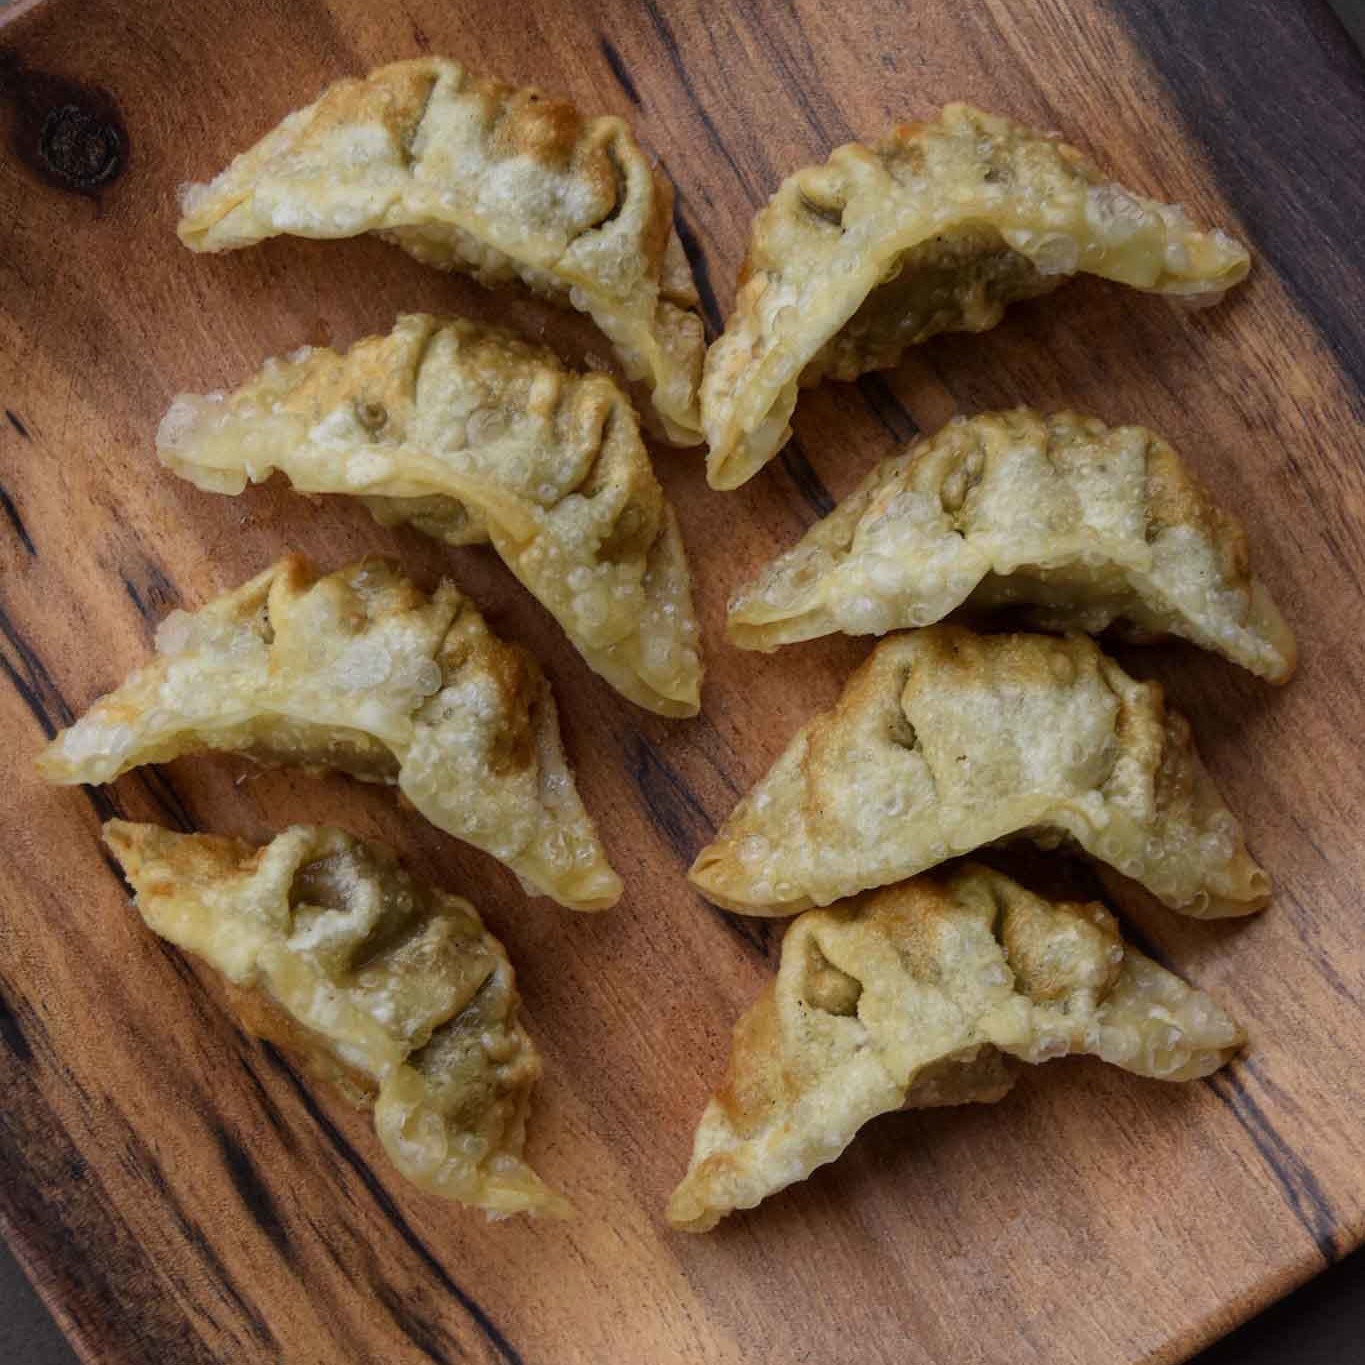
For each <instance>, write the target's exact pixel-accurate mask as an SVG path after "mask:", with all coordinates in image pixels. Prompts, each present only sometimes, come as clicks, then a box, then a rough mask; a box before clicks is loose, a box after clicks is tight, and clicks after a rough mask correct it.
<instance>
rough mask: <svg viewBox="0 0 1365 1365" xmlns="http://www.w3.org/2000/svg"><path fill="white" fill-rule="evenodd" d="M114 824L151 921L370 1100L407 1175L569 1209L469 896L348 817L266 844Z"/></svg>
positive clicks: (496, 951)
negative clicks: (532, 1134) (414, 872)
mask: <svg viewBox="0 0 1365 1365" xmlns="http://www.w3.org/2000/svg"><path fill="white" fill-rule="evenodd" d="M104 837H105V841H106V842H107V843H108V845H109V847H110V848H111V849H112V850H113V852H114V854H115V856H116V857H117V858H118V860H119V862H120V863H121V864H122V865H123V870H124V872H125V873H126V874H127V877H128V881H129V882H130V884H131V885H132V888H133V891H134V893H135V894H136V896H137V908H138V910H139V911H140V912H141V914H142V918H143V919H144V920H146V922H147V925H148V927H149V928H150V929H152V930H153V931H155V932H156V933H158V934H160V935H161V937H162V938H164V939H168V940H169V941H170V942H172V943H174V944H175V945H176V947H177V948H183V949H185V950H186V951H187V952H190V953H193V954H194V955H195V956H196V957H200V958H203V960H204V961H205V962H207V963H208V964H209V965H210V966H211V967H214V968H215V969H216V970H218V971H219V972H221V973H222V974H223V975H224V976H225V977H226V978H227V979H228V981H229V982H230V983H231V986H232V992H233V993H232V999H233V1002H234V1004H235V1005H236V1007H237V1010H238V1013H239V1014H240V1015H241V1018H242V1022H243V1023H244V1024H245V1025H246V1027H247V1028H248V1029H249V1030H250V1031H251V1032H252V1033H254V1034H256V1035H257V1036H258V1037H262V1038H267V1039H269V1040H270V1041H272V1042H274V1043H278V1044H279V1045H280V1046H281V1047H284V1048H286V1049H288V1050H290V1051H293V1052H296V1053H297V1054H298V1055H299V1057H300V1060H301V1061H302V1062H303V1064H304V1066H305V1067H306V1068H307V1070H308V1071H309V1073H310V1074H312V1075H313V1076H315V1077H316V1078H317V1079H319V1080H323V1081H329V1082H332V1083H333V1084H336V1085H337V1086H338V1087H339V1088H340V1089H342V1090H343V1091H344V1092H345V1093H346V1094H347V1096H348V1097H349V1098H351V1099H352V1100H354V1101H356V1102H357V1103H360V1104H363V1105H365V1106H366V1107H368V1106H369V1105H371V1104H372V1105H373V1106H374V1120H375V1127H376V1129H377V1130H378V1132H379V1137H380V1140H381V1141H382V1142H383V1144H384V1150H385V1151H386V1152H387V1153H388V1155H389V1159H390V1160H391V1161H392V1162H393V1164H394V1165H395V1166H397V1167H398V1169H399V1170H400V1171H401V1172H402V1173H403V1175H405V1176H406V1177H407V1178H408V1179H409V1180H411V1181H412V1182H413V1183H414V1184H416V1185H419V1186H421V1188H422V1189H424V1190H427V1191H429V1192H430V1193H432V1194H439V1195H443V1196H444V1197H446V1198H447V1199H456V1200H459V1201H460V1203H462V1204H472V1205H474V1206H475V1207H477V1208H482V1209H487V1210H488V1211H489V1212H490V1213H500V1214H501V1213H549V1214H559V1215H562V1214H565V1213H567V1212H568V1204H567V1203H566V1201H565V1200H564V1199H563V1197H562V1196H560V1195H558V1194H555V1193H554V1191H553V1190H550V1189H549V1188H547V1187H546V1186H545V1185H544V1184H543V1183H542V1181H541V1179H540V1177H539V1176H537V1175H536V1173H535V1172H534V1171H532V1170H531V1168H530V1167H529V1166H528V1165H527V1164H526V1163H525V1161H523V1160H522V1155H521V1153H522V1147H523V1146H524V1144H525V1140H526V1118H527V1115H528V1114H529V1113H530V1108H531V1089H532V1087H533V1086H534V1084H535V1082H536V1080H537V1078H538V1077H539V1076H540V1057H539V1056H538V1055H537V1053H536V1050H535V1046H534V1044H533V1043H532V1042H531V1039H530V1038H529V1037H528V1036H527V1033H526V1030H525V1029H524V1028H523V1027H522V1025H521V1021H520V1019H519V1018H518V1012H519V1008H520V1004H521V1001H520V998H519V997H518V995H517V987H516V980H515V978H514V976H513V974H512V966H511V964H510V963H509V962H508V960H507V954H506V952H504V951H503V946H502V944H501V943H499V942H498V941H497V939H495V938H494V937H493V936H492V934H490V933H489V932H488V931H487V930H486V929H485V928H484V927H483V924H482V922H481V921H480V919H479V916H478V914H477V912H476V911H475V909H474V907H473V906H472V905H470V903H469V902H468V901H467V900H462V899H461V898H460V897H459V896H452V895H449V894H448V893H447V892H444V891H438V890H436V889H435V888H434V887H430V886H425V885H423V884H422V883H421V882H418V881H415V880H414V879H413V878H412V877H411V876H409V875H408V873H407V872H406V871H405V870H404V869H403V867H402V866H401V865H400V864H399V862H398V859H397V857H395V855H394V854H393V852H392V851H391V850H389V849H388V848H385V847H384V846H383V845H382V844H376V843H368V842H365V841H363V840H360V839H356V838H353V837H352V836H351V835H349V834H346V833H344V832H343V831H342V830H339V829H318V828H314V827H310V826H306V825H296V826H295V827H294V828H292V829H288V830H285V832H284V833H283V834H280V835H278V836H277V837H276V838H275V839H273V840H272V841H271V842H270V843H269V844H267V845H266V846H265V847H264V848H255V847H254V846H253V845H251V844H245V843H242V842H241V841H240V840H238V839H221V838H218V837H217V836H215V835H211V834H172V833H171V832H170V831H169V830H164V829H160V828H158V827H157V826H156V825H133V824H128V823H126V822H125V821H122V820H111V821H110V822H109V823H108V824H107V825H106V826H105V827H104Z"/></svg>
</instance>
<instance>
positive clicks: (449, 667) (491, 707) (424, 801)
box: [39, 556, 621, 910]
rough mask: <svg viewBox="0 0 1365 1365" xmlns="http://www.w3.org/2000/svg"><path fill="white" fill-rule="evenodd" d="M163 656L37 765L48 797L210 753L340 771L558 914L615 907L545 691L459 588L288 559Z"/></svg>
mask: <svg viewBox="0 0 1365 1365" xmlns="http://www.w3.org/2000/svg"><path fill="white" fill-rule="evenodd" d="M156 645H157V656H156V658H155V659H154V660H153V661H152V662H151V663H150V664H148V665H147V666H146V667H145V668H141V669H139V670H138V671H137V672H136V673H134V674H133V675H132V677H130V678H129V679H128V681H127V682H125V683H124V684H123V686H122V687H120V688H119V689H118V690H117V691H115V692H111V693H110V694H109V695H108V696H107V697H103V698H101V699H100V700H99V701H97V702H96V703H95V704H94V705H93V706H92V707H91V708H90V710H89V711H88V712H86V714H85V715H84V716H82V717H81V719H80V720H78V721H77V722H76V723H75V724H74V725H73V726H72V727H71V728H70V729H69V730H63V731H62V733H61V734H59V735H58V736H57V738H56V739H54V740H53V741H52V743H51V744H50V745H49V746H48V747H47V749H46V750H45V751H44V752H43V754H42V756H41V758H40V759H39V768H40V770H41V771H42V774H43V776H44V777H46V778H47V779H48V781H49V782H64V783H76V782H112V781H113V780H114V778H116V777H117V776H118V775H119V774H120V773H123V772H127V771H128V769H130V768H136V767H138V766H140V765H141V764H144V763H166V762H169V761H170V760H171V759H173V758H178V757H180V756H181V755H182V754H194V753H204V752H206V751H210V750H214V751H222V752H231V753H240V754H244V755H245V756H247V757H248V758H253V759H256V760H257V761H258V762H261V763H270V764H290V765H294V766H299V767H303V768H305V769H313V770H323V769H327V768H334V769H337V770H339V771H341V772H345V773H349V774H350V775H351V776H352V777H358V778H360V779H361V780H363V781H366V782H387V783H396V784H397V785H398V787H399V788H400V789H401V791H402V792H403V794H404V796H406V797H407V798H408V800H410V801H411V802H412V804H413V805H414V806H416V807H417V809H418V810H419V811H421V813H422V814H423V815H424V816H426V818H427V819H428V820H430V821H431V823H432V824H434V825H436V826H437V827H438V828H439V829H443V830H445V831H446V833H448V834H453V835H454V836H455V837H456V838H457V839H463V840H465V841H466V842H467V843H470V844H473V845H474V846H475V847H476V848H481V849H483V850H485V852H488V853H491V854H492V855H493V856H494V857H495V858H497V859H499V860H500V861H501V862H503V863H506V864H507V866H508V867H510V868H511V869H512V870H513V871H514V872H515V873H517V875H518V876H519V877H520V878H521V879H522V882H523V884H524V885H526V886H528V888H533V889H534V891H535V892H540V893H541V894H543V895H547V896H552V897H553V898H554V899H555V900H557V901H558V902H559V903H560V904H561V905H567V906H570V907H571V908H572V909H575V910H601V909H605V908H606V907H607V906H609V905H614V904H615V903H616V901H617V899H618V898H619V897H620V894H621V880H620V878H619V877H617V875H616V873H615V872H613V871H612V869H611V865H610V864H609V863H608V862H607V857H606V854H605V853H604V852H603V849H602V845H601V843H600V842H599V841H598V838H597V831H596V829H594V827H593V823H592V821H591V820H590V819H589V818H588V814H587V812H586V811H585V810H584V809H583V803H582V802H581V801H580V800H579V797H578V790H577V788H576V787H575V786H574V780H573V774H572V773H571V772H570V771H569V766H568V763H567V762H566V760H565V758H564V749H563V746H562V745H561V743H560V738H559V720H558V718H557V716H556V713H555V704H554V698H553V697H552V696H551V695H550V686H549V684H548V683H547V682H546V681H545V678H544V676H543V675H542V674H541V671H540V669H539V668H538V667H537V665H536V662H535V660H534V659H532V658H531V656H530V655H529V654H527V653H526V651H525V650H523V649H520V648H518V647H517V646H515V645H509V644H507V643H505V642H504V641H502V640H499V639H498V638H497V637H496V636H495V635H493V634H492V632H491V631H489V629H488V627H487V626H486V625H485V624H484V622H483V618H482V617H481V616H480V615H479V613H478V611H477V609H476V608H475V607H474V605H473V603H472V602H470V601H469V600H468V599H467V598H466V597H464V596H463V595H462V594H461V593H460V592H459V590H458V589H457V588H455V587H454V585H453V584H450V583H442V584H441V585H440V587H438V588H437V589H436V591H435V592H434V593H432V594H431V595H430V596H428V595H427V594H426V593H424V592H422V591H421V590H420V589H419V588H417V587H416V586H414V585H413V584H412V583H410V582H409V581H408V580H407V579H406V578H404V577H403V575H402V574H401V573H400V572H399V570H398V568H397V567H396V566H395V565H393V564H390V563H389V562H388V561H386V560H381V559H364V560H361V561H360V562H358V563H356V564H352V565H349V566H348V567H347V568H344V569H339V570H338V571H337V572H336V573H332V574H328V575H326V576H325V577H319V576H318V573H317V571H316V570H315V569H314V568H313V567H312V566H311V565H310V564H309V563H308V561H307V560H306V559H303V558H302V557H300V556H290V557H288V558H285V559H282V560H280V561H279V563H277V564H275V565H274V566H273V567H272V568H269V569H267V570H266V571H265V572H264V573H263V574H260V575H258V576H257V577H256V578H253V579H252V580H251V581H250V582H249V583H246V584H244V585H243V586H242V587H240V588H238V589H237V590H236V591H235V592H230V593H227V594H225V595H224V596H222V597H219V598H216V599H215V600H214V601H212V602H210V603H209V604H208V605H207V606H205V607H202V608H200V610H199V611H197V612H194V613H188V612H183V611H176V612H172V613H171V615H170V616H168V617H167V618H166V619H165V621H163V622H162V623H161V628H160V630H159V631H158V632H157V642H156Z"/></svg>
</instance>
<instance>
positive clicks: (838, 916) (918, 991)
mask: <svg viewBox="0 0 1365 1365" xmlns="http://www.w3.org/2000/svg"><path fill="white" fill-rule="evenodd" d="M1243 1042H1244V1037H1243V1034H1242V1031H1241V1029H1240V1028H1238V1026H1237V1024H1236V1023H1234V1021H1233V1020H1232V1019H1230V1018H1229V1017H1228V1016H1227V1015H1226V1014H1225V1013H1224V1012H1223V1011H1222V1010H1221V1009H1220V1008H1219V1007H1218V1005H1217V1004H1216V1003H1215V1002H1214V1001H1213V1000H1211V999H1210V998H1209V997H1208V996H1207V995H1205V994H1204V993H1203V992H1202V991H1199V990H1195V989H1194V988H1193V987H1192V986H1188V985H1186V984H1185V982H1183V981H1181V980H1180V978H1179V977H1177V976H1174V975H1173V974H1172V973H1170V972H1168V971H1166V970H1165V969H1164V968H1162V967H1159V966H1157V964H1156V963H1155V962H1153V961H1152V960H1151V959H1150V958H1148V957H1145V956H1144V955H1143V954H1142V953H1140V952H1138V951H1137V949H1135V948H1132V947H1130V946H1128V945H1126V944H1125V943H1124V942H1123V940H1122V939H1121V938H1120V936H1119V930H1118V925H1117V924H1116V923H1115V921H1114V917H1113V916H1112V915H1111V914H1110V913H1109V912H1108V911H1107V910H1106V909H1105V908H1104V907H1103V906H1102V905H1098V904H1091V905H1080V904H1074V903H1070V902H1051V901H1046V900H1043V899H1042V898H1041V897H1038V896H1035V895H1032V894H1031V893H1030V892H1028V891H1026V890H1025V889H1024V888H1023V887H1022V886H1019V885H1018V884H1017V883H1015V882H1013V881H1011V880H1010V879H1009V878H1008V877H1005V876H1002V875H1001V874H1000V873H998V872H993V871H991V870H990V869H988V868H984V867H978V866H974V865H972V864H963V865H961V866H960V867H958V868H956V869H954V870H952V871H949V872H944V873H941V874H932V875H927V876H922V877H916V878H915V879H914V880H912V881H908V882H904V883H902V884H901V885H899V886H891V887H887V888H885V889H884V890H882V891H877V892H874V893H872V894H870V895H867V896H862V897H859V898H858V899H856V900H852V901H845V902H843V903H841V904H839V905H836V906H832V907H831V908H830V909H828V910H809V911H807V912H806V913H805V914H804V915H802V916H801V917H800V918H799V919H797V920H796V921H794V922H793V924H792V926H791V928H790V929H789V930H788V931H787V935H786V938H785V939H784V940H783V942H782V963H781V966H780V967H779V969H778V974H777V979H776V981H774V982H773V983H772V984H771V985H770V986H769V987H768V988H767V989H766V990H765V991H764V992H763V994H762V995H761V996H760V997H759V999H758V1001H757V1002H756V1003H755V1004H754V1005H753V1007H752V1008H751V1009H750V1010H749V1011H748V1013H747V1014H745V1015H744V1017H743V1018H742V1019H741V1020H740V1021H739V1023H738V1025H737V1026H736V1028H735V1037H734V1047H733V1050H732V1052H731V1056H730V1064H729V1070H728V1072H727V1074H726V1077H725V1081H724V1082H723V1084H722V1085H721V1087H720V1089H719V1090H718V1091H717V1092H716V1094H715V1095H714V1096H713V1097H712V1099H711V1101H710V1103H709V1104H708V1105H707V1107H706V1112H705V1114H704V1115H703V1116H702V1120H701V1123H700V1125H699V1126H698V1128H697V1134H696V1139H695V1144H694V1147H693V1151H692V1161H691V1165H690V1166H689V1168H688V1171H687V1177H686V1179H684V1180H683V1182H682V1184H681V1185H679V1186H678V1188H677V1190H675V1191H674V1193H673V1197H672V1199H670V1200H669V1204H668V1220H669V1222H670V1223H672V1224H673V1225H674V1226H675V1227H678V1228H683V1229H686V1230H687V1231H690V1232H705V1231H706V1230H707V1229H708V1228H712V1227H714V1226H715V1225H716V1223H717V1222H718V1221H719V1220H720V1219H721V1218H723V1217H724V1216H725V1215H726V1214H727V1213H730V1212H732V1211H733V1210H735V1209H749V1208H753V1207H754V1205H755V1204H757V1203H758V1202H759V1201H760V1200H762V1199H764V1198H766V1197H767V1196H768V1195H770V1194H773V1193H775V1192H776V1191H778V1190H780V1189H784V1188H785V1187H786V1186H788V1185H791V1184H794V1183H796V1182H797V1181H799V1180H804V1179H805V1178H806V1177H807V1176H808V1175H810V1173H811V1172H812V1171H814V1170H815V1168H816V1167H817V1166H822V1165H824V1164H825V1162H828V1161H833V1160H834V1159H835V1158H836V1157H837V1156H838V1155H839V1154H840V1153H841V1152H842V1151H843V1150H844V1149H845V1148H846V1147H847V1146H848V1144H849V1143H850V1142H851V1141H852V1139H853V1135H854V1134H855V1133H856V1132H857V1131H858V1129H859V1128H861V1127H862V1125H863V1124H864V1123H866V1122H867V1121H868V1120H869V1119H871V1118H874V1117H875V1116H876V1115H878V1114H885V1113H889V1112H891V1111H892V1110H896V1109H916V1108H925V1107H927V1106H930V1105H942V1104H964V1103H967V1102H969V1101H991V1100H998V1099H1000V1098H1001V1097H1002V1096H1003V1095H1004V1094H1005V1092H1006V1091H1007V1090H1009V1088H1010V1086H1011V1084H1012V1083H1013V1071H1012V1064H1011V1062H1010V1060H1009V1059H1011V1058H1017V1059H1019V1060H1021V1061H1025V1062H1034V1063H1037V1062H1044V1061H1047V1060H1048V1059H1049V1058H1051V1057H1062V1056H1065V1055H1067V1054H1068V1053H1084V1054H1087V1055H1089V1056H1093V1057H1101V1058H1103V1059H1104V1060H1105V1061H1106V1062H1111V1063H1113V1064H1114V1065H1115V1066H1120V1067H1122V1068H1123V1069H1124V1070H1125V1071H1131V1072H1133V1073H1135V1074H1136V1075H1139V1076H1151V1077H1154V1078H1156V1079H1159V1080H1169V1081H1187V1080H1193V1079H1195V1078H1197V1077H1200V1076H1207V1075H1208V1074H1209V1073H1210V1072H1212V1071H1216V1070H1217V1069H1218V1068H1219V1067H1220V1066H1222V1065H1223V1064H1224V1063H1225V1062H1226V1061H1228V1060H1229V1059H1230V1058H1231V1057H1232V1056H1233V1054H1234V1053H1235V1052H1236V1051H1237V1050H1238V1048H1240V1047H1241V1045H1242V1043H1243Z"/></svg>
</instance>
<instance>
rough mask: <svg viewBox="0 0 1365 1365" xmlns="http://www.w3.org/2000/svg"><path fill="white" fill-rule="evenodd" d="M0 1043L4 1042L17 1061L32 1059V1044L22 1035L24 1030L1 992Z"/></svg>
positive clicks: (25, 1061)
mask: <svg viewBox="0 0 1365 1365" xmlns="http://www.w3.org/2000/svg"><path fill="white" fill-rule="evenodd" d="M0 1043H4V1045H5V1046H6V1047H7V1048H8V1049H9V1051H10V1055H11V1056H13V1057H14V1058H16V1059H17V1060H18V1061H21V1062H24V1063H26V1064H27V1063H28V1062H31V1061H32V1060H33V1046H32V1044H30V1042H29V1041H28V1039H27V1038H26V1037H25V1036H24V1030H23V1029H22V1028H21V1027H20V1026H19V1020H18V1019H17V1018H16V1017H15V1014H14V1011H13V1010H12V1009H11V1008H10V1004H9V1001H8V1000H6V999H5V997H4V995H3V994H0Z"/></svg>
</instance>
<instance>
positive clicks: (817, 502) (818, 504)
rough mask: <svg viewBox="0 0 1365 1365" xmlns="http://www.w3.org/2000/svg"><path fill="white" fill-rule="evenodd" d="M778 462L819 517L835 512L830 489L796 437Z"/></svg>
mask: <svg viewBox="0 0 1365 1365" xmlns="http://www.w3.org/2000/svg"><path fill="white" fill-rule="evenodd" d="M777 462H778V463H779V464H780V465H781V466H782V468H783V470H785V471H786V475H787V477H788V478H789V479H790V480H791V481H792V483H794V484H795V485H796V491H797V492H798V493H800V494H801V498H802V501H804V502H805V504H806V506H807V507H809V508H810V509H811V511H813V512H814V513H815V515H816V516H817V517H827V516H829V514H830V513H831V512H832V511H834V499H833V498H832V497H831V496H830V492H829V489H828V488H826V487H825V485H824V483H823V482H821V479H820V476H819V475H818V474H817V473H816V472H815V470H814V469H813V468H812V467H811V462H810V461H809V460H808V459H807V458H806V452H805V451H804V450H803V449H802V447H801V442H800V441H798V440H797V439H796V437H795V436H793V437H792V438H791V440H789V441H788V442H787V444H786V445H785V446H783V447H782V453H781V454H780V455H779V456H778V457H777Z"/></svg>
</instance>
